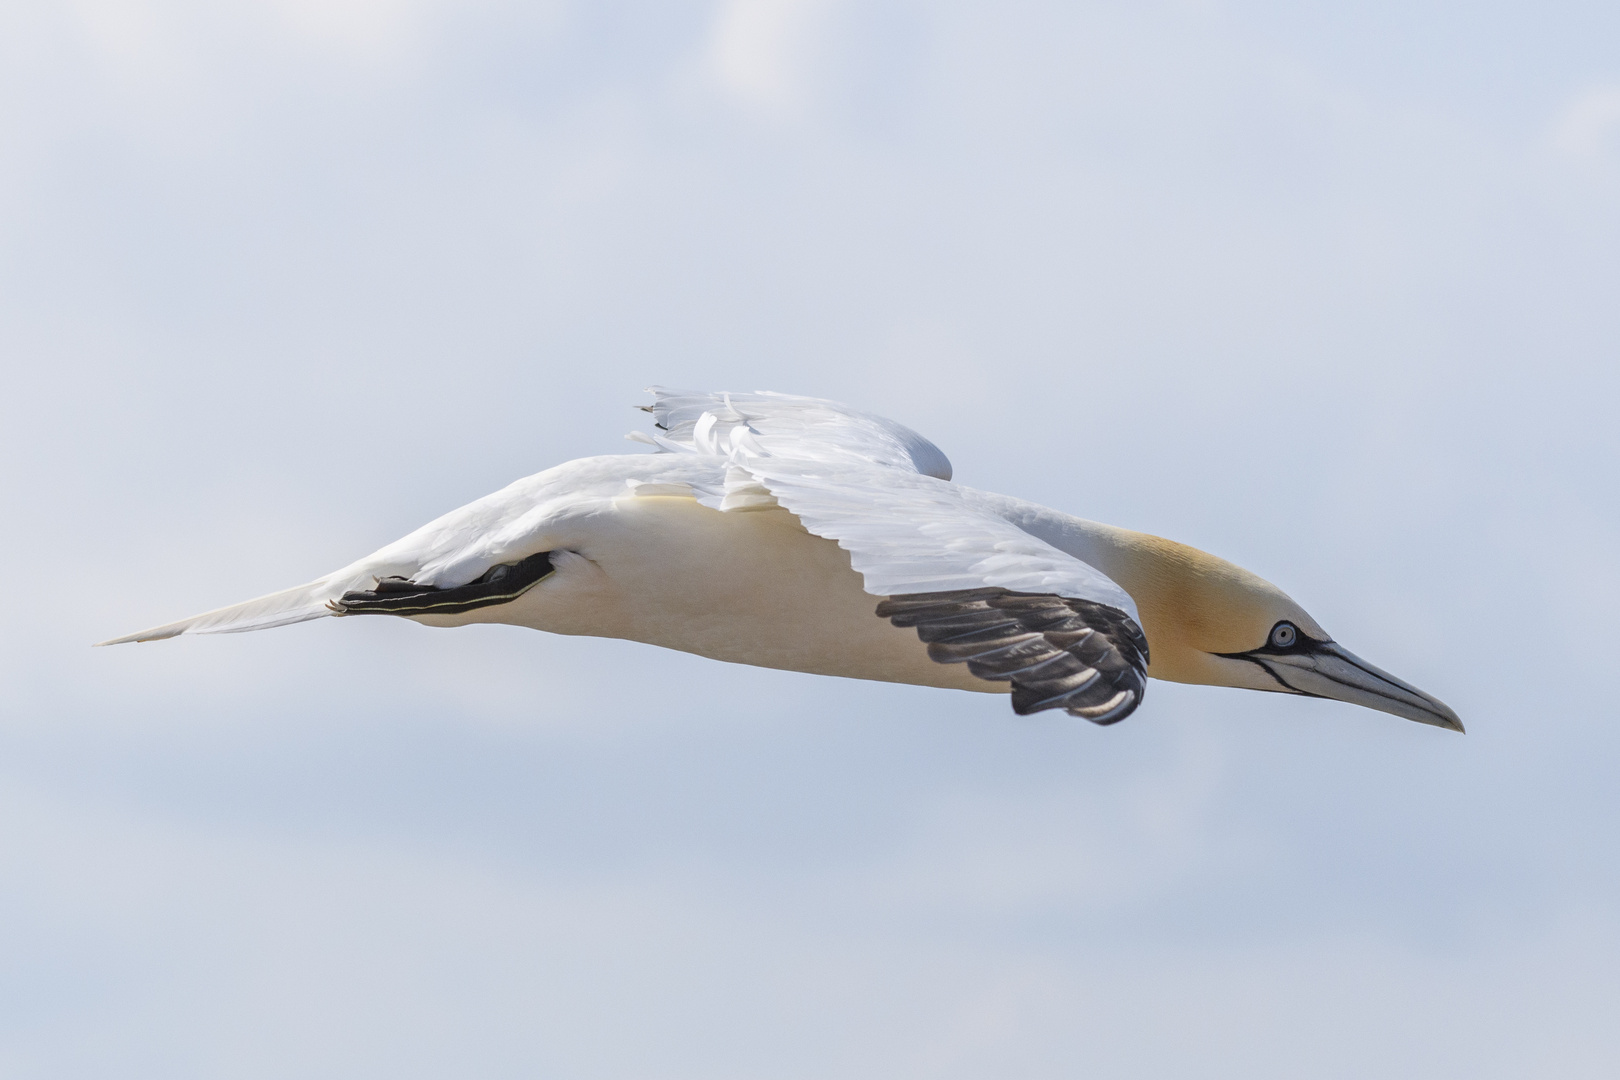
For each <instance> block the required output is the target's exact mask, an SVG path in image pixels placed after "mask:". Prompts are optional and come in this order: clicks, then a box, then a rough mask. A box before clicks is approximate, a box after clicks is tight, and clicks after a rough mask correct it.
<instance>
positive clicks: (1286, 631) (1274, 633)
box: [1271, 622, 1299, 649]
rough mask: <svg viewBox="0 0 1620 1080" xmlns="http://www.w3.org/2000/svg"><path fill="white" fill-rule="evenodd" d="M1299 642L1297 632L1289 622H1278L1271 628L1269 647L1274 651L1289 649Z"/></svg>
mask: <svg viewBox="0 0 1620 1080" xmlns="http://www.w3.org/2000/svg"><path fill="white" fill-rule="evenodd" d="M1298 640H1299V631H1298V630H1296V629H1294V624H1293V623H1291V622H1280V623H1278V624H1277V625H1276V626H1273V627H1272V628H1271V647H1272V648H1274V649H1287V648H1291V647H1292V646H1293V644H1294V642H1296V641H1298Z"/></svg>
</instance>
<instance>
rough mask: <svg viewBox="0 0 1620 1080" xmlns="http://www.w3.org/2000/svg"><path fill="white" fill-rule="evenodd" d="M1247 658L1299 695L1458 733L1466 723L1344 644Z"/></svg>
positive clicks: (1251, 655)
mask: <svg viewBox="0 0 1620 1080" xmlns="http://www.w3.org/2000/svg"><path fill="white" fill-rule="evenodd" d="M1246 655H1247V657H1248V659H1250V660H1253V661H1254V662H1255V663H1257V664H1260V665H1261V666H1263V667H1264V668H1265V669H1266V670H1267V671H1269V672H1271V674H1272V675H1274V676H1276V678H1277V680H1278V681H1279V682H1281V683H1282V684H1283V685H1284V686H1287V687H1288V688H1289V689H1290V690H1293V691H1294V692H1295V693H1299V694H1309V695H1311V696H1312V697H1324V698H1332V699H1333V700H1335V701H1348V702H1349V703H1350V704H1352V705H1364V706H1366V707H1367V708H1369V709H1377V710H1378V711H1379V712H1387V713H1393V714H1395V715H1396V716H1404V717H1406V718H1407V719H1408V720H1416V721H1417V722H1418V723H1420V724H1433V725H1434V726H1435V727H1443V728H1449V729H1450V730H1452V731H1461V730H1462V729H1463V724H1462V720H1461V719H1459V718H1458V716H1457V714H1456V713H1454V712H1452V711H1451V708H1450V707H1449V706H1448V705H1446V703H1445V702H1443V701H1441V700H1440V699H1439V698H1434V697H1430V696H1429V695H1428V694H1425V693H1424V692H1423V691H1421V690H1419V689H1418V688H1417V687H1415V686H1413V685H1411V684H1410V683H1406V682H1402V681H1401V680H1400V679H1397V678H1396V677H1395V676H1393V675H1391V674H1390V673H1389V672H1387V671H1380V670H1379V669H1378V668H1375V667H1373V666H1372V665H1371V664H1369V663H1367V661H1365V660H1363V659H1362V658H1361V657H1359V656H1357V655H1356V654H1355V653H1353V652H1351V651H1350V650H1349V649H1346V648H1344V647H1343V646H1341V645H1339V644H1338V642H1334V641H1328V642H1323V643H1321V644H1319V645H1314V646H1312V647H1310V648H1307V649H1300V650H1298V651H1297V652H1289V653H1272V652H1257V653H1248V654H1246Z"/></svg>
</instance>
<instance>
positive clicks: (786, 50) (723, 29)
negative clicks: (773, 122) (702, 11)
mask: <svg viewBox="0 0 1620 1080" xmlns="http://www.w3.org/2000/svg"><path fill="white" fill-rule="evenodd" d="M833 7H834V0H725V2H724V3H723V4H722V6H721V8H720V11H719V14H718V16H717V17H716V19H715V22H714V27H713V30H712V32H711V35H710V39H709V49H708V67H709V71H710V73H711V75H712V76H713V78H714V79H715V81H716V82H717V83H719V85H720V86H721V87H722V88H724V89H725V90H726V91H727V92H728V93H730V94H731V95H733V96H734V97H735V98H736V99H737V100H739V101H740V102H742V103H743V104H744V105H746V106H748V107H749V108H752V109H754V110H757V111H759V112H763V113H769V114H782V113H787V112H792V111H794V110H795V109H797V108H799V107H801V106H802V105H803V103H804V98H805V95H806V92H807V83H808V81H809V76H810V69H811V67H812V65H813V62H814V59H815V52H816V46H817V44H818V43H819V41H820V38H821V34H822V30H823V28H824V27H825V25H826V21H827V17H828V15H829V14H831V11H832V9H833Z"/></svg>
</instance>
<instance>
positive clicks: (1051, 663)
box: [877, 589, 1148, 724]
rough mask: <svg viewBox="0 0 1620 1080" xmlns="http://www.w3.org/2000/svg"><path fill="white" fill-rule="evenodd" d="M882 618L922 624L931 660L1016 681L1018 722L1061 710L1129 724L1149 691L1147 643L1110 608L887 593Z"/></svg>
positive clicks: (1005, 593)
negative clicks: (1024, 717)
mask: <svg viewBox="0 0 1620 1080" xmlns="http://www.w3.org/2000/svg"><path fill="white" fill-rule="evenodd" d="M877 613H878V615H880V616H882V617H883V618H886V619H888V620H889V621H890V622H892V623H894V625H896V626H902V627H904V626H911V627H916V629H917V636H918V637H919V638H920V639H922V640H923V641H924V642H926V643H927V645H928V655H929V657H930V658H932V659H933V660H936V661H938V662H939V663H941V664H961V663H965V664H967V666H968V670H969V671H971V672H972V673H973V674H974V675H977V676H978V677H979V678H981V679H989V680H993V681H997V682H1011V683H1012V705H1013V711H1014V712H1015V713H1017V714H1019V715H1020V716H1027V715H1028V714H1030V713H1035V712H1040V711H1041V710H1043V709H1064V710H1066V711H1067V712H1069V713H1070V714H1071V715H1074V716H1083V717H1085V718H1086V719H1087V720H1090V721H1092V722H1093V723H1097V724H1113V723H1117V722H1118V721H1120V720H1123V719H1125V718H1126V717H1127V716H1129V715H1130V714H1131V712H1132V711H1133V710H1135V708H1136V707H1137V705H1139V704H1141V702H1142V694H1143V692H1144V691H1145V690H1146V689H1147V661H1148V643H1147V638H1146V637H1145V636H1144V635H1143V634H1142V628H1141V627H1140V626H1138V625H1136V621H1135V620H1134V619H1132V618H1131V617H1130V616H1129V615H1127V614H1125V613H1124V612H1123V611H1120V610H1119V609H1118V608H1112V607H1109V606H1107V605H1106V604H1097V603H1093V602H1092V601H1090V600H1074V599H1071V598H1069V597H1066V596H1052V595H1049V594H1043V593H1021V592H1012V591H1010V590H1008V589H969V590H964V591H962V592H941V593H910V594H908V595H903V596H891V597H889V598H888V599H887V600H884V601H883V602H882V603H880V604H879V605H878V606H877Z"/></svg>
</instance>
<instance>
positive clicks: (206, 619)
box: [100, 455, 725, 645]
mask: <svg viewBox="0 0 1620 1080" xmlns="http://www.w3.org/2000/svg"><path fill="white" fill-rule="evenodd" d="M724 471H725V470H724V467H723V464H722V463H718V462H715V461H713V460H712V459H689V460H687V461H673V460H671V459H670V458H650V457H643V456H639V455H631V456H617V457H599V458H581V459H579V460H576V461H572V462H567V463H565V464H563V465H559V466H557V467H555V468H552V469H547V470H545V471H544V472H540V473H536V474H535V475H533V476H527V477H524V478H523V479H521V480H518V481H516V482H515V483H512V484H509V485H507V486H506V487H504V488H502V489H501V490H499V491H496V492H493V493H491V494H489V495H486V496H484V497H483V498H481V499H477V500H475V501H473V502H471V503H468V504H467V505H465V506H462V507H458V508H457V509H455V510H452V511H450V512H449V513H448V514H444V515H443V516H441V517H438V518H436V519H434V520H433V521H430V522H428V523H427V524H426V525H423V526H422V527H421V528H419V529H417V530H416V531H415V532H412V533H410V534H409V535H407V536H404V537H401V538H400V539H398V540H396V541H394V542H393V543H391V544H389V545H388V546H386V547H384V548H381V549H380V550H378V551H375V552H373V553H372V554H370V555H367V556H366V557H365V558H363V559H360V560H358V561H356V562H353V563H350V564H349V565H348V566H345V567H343V568H342V569H340V570H335V571H333V572H332V573H330V574H327V575H326V576H324V577H321V578H317V579H316V580H314V581H311V582H309V583H308V584H305V585H298V586H294V587H293V588H291V589H283V590H282V591H280V592H275V593H271V594H269V595H268V596H261V597H258V598H256V599H253V600H246V601H243V602H242V603H239V604H232V605H230V606H229V607H222V608H218V609H216V610H214V611H207V612H204V613H203V614H201V615H193V616H191V617H190V618H188V619H180V620H178V621H176V622H172V623H165V624H164V625H162V626H155V627H152V628H151V629H148V630H141V631H138V632H136V633H133V634H126V635H125V636H123V637H118V638H113V639H112V640H110V641H103V642H101V643H100V644H102V645H119V644H123V643H125V642H132V641H159V640H162V639H163V638H171V637H175V636H177V635H180V634H232V633H239V632H242V631H247V630H264V629H268V628H269V627H273V626H286V625H289V624H291V623H298V622H307V621H309V620H311V619H319V618H322V617H324V616H327V615H339V614H346V613H348V612H349V611H351V610H352V611H356V612H358V611H387V612H393V613H398V614H409V613H416V612H419V611H434V610H440V611H454V610H466V609H467V608H469V607H476V606H484V605H486V604H491V603H499V602H503V601H504V600H509V599H511V598H512V597H513V596H514V595H516V594H515V592H514V591H513V590H514V589H516V590H521V589H526V588H528V587H529V586H531V585H533V584H535V583H537V582H538V580H539V578H540V576H542V575H543V573H544V572H545V571H546V570H547V569H548V566H549V563H547V564H545V565H542V562H541V561H540V560H538V559H536V558H535V556H537V555H538V554H539V553H540V552H541V550H542V548H543V547H544V544H543V542H542V541H543V539H544V528H545V526H546V523H547V522H549V521H551V520H554V519H555V518H556V517H557V516H558V515H559V514H560V513H562V512H565V511H566V510H567V509H568V508H569V507H578V506H581V505H589V504H592V503H604V502H610V501H611V500H612V499H613V498H614V497H616V496H618V495H621V494H623V493H624V492H625V490H626V481H627V480H629V482H630V483H631V484H644V483H646V482H647V481H650V480H667V481H670V482H674V483H678V484H679V485H681V486H682V487H683V489H686V488H691V489H699V490H708V491H718V490H719V485H720V478H721V477H722V476H723V474H724ZM407 585H408V586H409V588H406V587H405V586H407ZM349 598H355V599H356V600H357V601H358V602H357V603H355V604H352V605H351V604H348V603H346V602H345V601H346V600H348V599H349Z"/></svg>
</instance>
